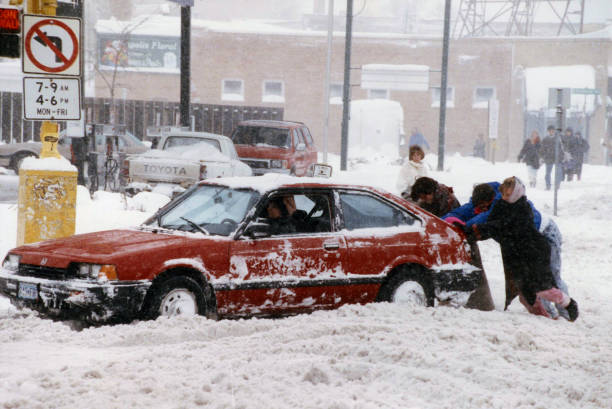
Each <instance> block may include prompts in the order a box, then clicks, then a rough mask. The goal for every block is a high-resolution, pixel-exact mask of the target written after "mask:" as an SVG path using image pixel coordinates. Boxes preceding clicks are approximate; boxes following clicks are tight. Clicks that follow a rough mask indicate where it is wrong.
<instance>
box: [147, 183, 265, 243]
mask: <svg viewBox="0 0 612 409" xmlns="http://www.w3.org/2000/svg"><path fill="white" fill-rule="evenodd" d="M259 196H260V195H259V193H257V192H255V191H253V190H249V189H231V188H228V187H225V186H211V185H203V186H198V187H196V188H195V189H194V190H192V191H191V192H190V193H187V197H185V198H184V199H183V200H182V201H181V202H180V203H179V204H177V205H176V206H174V207H172V208H171V209H170V210H168V211H167V212H166V213H163V214H161V215H160V216H159V217H158V218H157V220H154V221H152V222H151V223H150V224H155V223H158V225H159V227H163V228H167V229H175V230H184V231H192V232H198V231H199V232H203V233H205V234H216V235H220V236H229V235H230V233H232V232H233V231H235V230H236V227H237V226H238V223H240V222H241V221H242V220H243V219H244V218H245V216H246V214H247V212H248V211H249V209H251V208H252V207H253V206H254V204H255V203H256V202H257V200H258V199H259Z"/></svg>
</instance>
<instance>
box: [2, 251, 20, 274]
mask: <svg viewBox="0 0 612 409" xmlns="http://www.w3.org/2000/svg"><path fill="white" fill-rule="evenodd" d="M20 260H21V256H19V255H17V254H10V253H9V254H8V255H7V256H6V257H5V258H4V261H3V262H2V268H4V269H5V270H8V271H12V272H14V273H16V272H17V270H19V261H20Z"/></svg>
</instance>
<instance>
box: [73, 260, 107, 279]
mask: <svg viewBox="0 0 612 409" xmlns="http://www.w3.org/2000/svg"><path fill="white" fill-rule="evenodd" d="M77 275H78V276H79V277H81V278H90V279H94V280H98V281H108V280H116V279H117V269H116V268H115V266H114V265H112V264H90V263H80V264H78V265H77Z"/></svg>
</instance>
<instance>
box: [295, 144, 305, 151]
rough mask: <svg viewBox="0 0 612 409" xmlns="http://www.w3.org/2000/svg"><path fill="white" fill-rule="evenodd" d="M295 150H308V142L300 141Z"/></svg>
mask: <svg viewBox="0 0 612 409" xmlns="http://www.w3.org/2000/svg"><path fill="white" fill-rule="evenodd" d="M295 150H297V151H304V150H306V144H305V143H304V142H301V143H298V144H297V146H296V147H295Z"/></svg>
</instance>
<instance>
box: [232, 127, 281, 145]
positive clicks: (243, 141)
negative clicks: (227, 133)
mask: <svg viewBox="0 0 612 409" xmlns="http://www.w3.org/2000/svg"><path fill="white" fill-rule="evenodd" d="M232 141H233V142H234V143H235V144H238V145H257V146H272V147H276V148H288V147H289V142H290V140H289V130H288V129H284V128H268V127H265V126H243V125H241V126H239V127H237V128H236V130H235V131H234V133H233V134H232Z"/></svg>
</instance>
